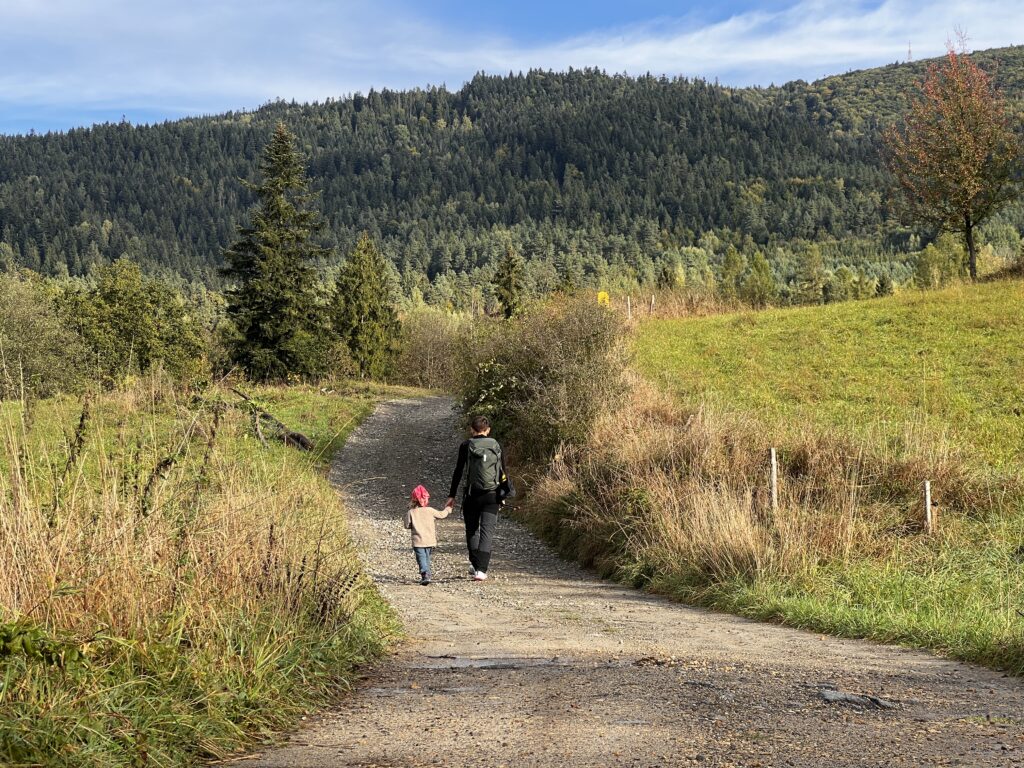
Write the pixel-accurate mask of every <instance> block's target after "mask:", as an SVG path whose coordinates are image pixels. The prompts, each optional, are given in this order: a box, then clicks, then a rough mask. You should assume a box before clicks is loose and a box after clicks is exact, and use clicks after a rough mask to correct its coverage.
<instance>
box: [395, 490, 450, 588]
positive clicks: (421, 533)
mask: <svg viewBox="0 0 1024 768" xmlns="http://www.w3.org/2000/svg"><path fill="white" fill-rule="evenodd" d="M429 503H430V493H428V492H427V489H426V488H424V487H423V486H422V485H417V486H416V487H415V488H413V489H412V496H411V498H410V499H409V511H408V512H406V513H405V527H406V528H408V529H409V530H411V531H412V551H413V552H415V553H416V565H417V566H419V569H420V584H422V585H423V586H424V587H425V586H427V584H429V583H430V576H431V570H430V553H431V552H432V551H433V549H434V547H436V546H437V525H436V522H437V520H439V519H441V518H444V517H448V515H449V513H450V512H451V510H450V509H443V510H442V509H434V508H433V507H428V506H427V504H429Z"/></svg>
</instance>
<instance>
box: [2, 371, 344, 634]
mask: <svg viewBox="0 0 1024 768" xmlns="http://www.w3.org/2000/svg"><path fill="white" fill-rule="evenodd" d="M36 407H37V408H38V407H41V406H36ZM71 409H72V404H71V402H70V401H64V402H63V404H62V406H61V407H60V411H61V412H58V413H56V414H53V416H55V417H56V418H55V421H56V422H57V423H60V426H62V427H65V428H69V427H72V426H73V429H74V431H73V432H70V433H65V434H63V435H62V437H61V438H60V439H59V440H53V439H52V438H53V437H54V435H53V434H52V432H51V431H50V429H48V428H49V427H53V426H56V424H39V423H38V422H37V423H36V424H35V425H32V426H30V422H29V421H26V420H24V419H22V418H21V417H20V413H19V411H20V409H9V410H8V412H7V414H6V418H4V419H3V423H2V426H0V429H2V432H0V437H2V441H3V449H4V453H5V455H6V457H7V466H6V472H5V473H4V475H3V476H2V477H0V559H2V562H3V563H4V568H3V570H2V571H0V605H2V606H3V608H4V610H5V611H6V612H8V613H9V614H12V615H16V616H20V617H24V618H28V619H31V620H35V621H39V622H42V623H44V624H46V625H47V626H51V627H54V628H59V629H62V630H70V631H72V632H74V633H76V634H78V635H81V636H88V634H89V633H92V632H95V631H96V630H97V629H99V628H102V629H103V630H104V631H110V632H115V633H117V634H118V635H120V636H138V635H139V634H140V633H143V632H145V631H147V630H148V629H150V628H152V626H153V625H154V623H155V622H158V621H159V620H160V619H161V618H162V617H166V616H167V615H168V614H170V613H172V612H180V613H184V614H187V615H191V616H196V617H200V616H203V615H204V614H208V613H209V612H211V611H218V610H231V611H234V610H236V609H248V608H252V607H254V606H256V605H259V606H260V607H261V608H263V609H265V608H267V607H273V608H275V609H276V610H282V611H292V610H297V609H298V608H299V606H304V605H305V606H308V605H309V603H310V601H313V603H317V602H318V601H321V600H322V599H323V596H322V595H321V594H320V593H321V592H323V591H324V590H329V589H331V588H332V585H333V584H336V583H337V581H338V580H339V579H341V580H343V581H350V580H352V579H354V578H355V574H356V573H357V572H358V571H357V568H356V564H355V561H354V559H353V558H352V557H351V555H350V554H349V553H348V551H347V547H346V546H345V545H344V538H343V533H344V530H345V526H344V521H343V517H342V510H341V509H340V506H339V504H338V503H337V502H336V500H335V499H333V498H331V497H330V496H326V495H325V494H324V493H323V492H322V490H318V489H310V488H309V487H308V486H307V485H306V484H305V483H304V482H303V481H304V479H305V473H304V472H303V471H302V470H301V469H300V466H299V465H300V463H301V462H304V461H308V459H306V458H305V457H303V456H302V455H300V454H295V456H294V457H292V456H289V455H287V454H285V455H284V456H283V457H278V458H279V459H280V463H278V462H275V463H274V464H273V465H272V464H271V463H270V462H268V461H267V459H266V457H265V455H264V454H263V453H262V452H261V451H259V450H255V444H254V446H253V447H254V450H253V451H251V452H246V455H245V459H246V460H245V461H240V460H239V459H240V458H242V457H241V456H240V455H239V452H238V450H237V449H236V448H234V447H232V446H227V445H224V444H223V443H224V442H227V441H225V440H224V437H225V435H224V433H225V432H230V433H234V436H235V437H237V436H240V435H243V434H244V432H245V430H246V422H245V419H244V416H242V415H241V414H239V413H236V412H234V411H232V410H230V409H228V408H227V407H226V406H225V405H224V404H223V402H221V401H219V400H211V401H210V402H207V403H202V404H199V405H198V406H197V405H195V404H190V403H183V402H181V401H179V399H178V395H177V394H176V393H175V392H174V390H173V389H171V388H170V387H168V386H163V385H152V384H150V385H149V386H140V387H138V388H136V389H134V390H132V391H130V392H125V393H117V394H113V395H109V396H106V397H104V398H103V399H102V400H101V401H100V402H95V401H94V402H92V404H91V405H90V404H89V401H86V405H85V406H84V411H81V412H80V413H81V414H84V415H78V416H72V417H71V418H69V416H70V415H71V414H69V411H71ZM293 465H294V466H293ZM292 469H294V471H291V470H292ZM350 594H352V595H356V594H358V590H352V591H351V592H350ZM339 607H340V608H344V605H341V606H339ZM348 612H351V606H350V607H349V609H348ZM343 613H344V611H343Z"/></svg>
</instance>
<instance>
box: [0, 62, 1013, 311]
mask: <svg viewBox="0 0 1024 768" xmlns="http://www.w3.org/2000/svg"><path fill="white" fill-rule="evenodd" d="M989 58H990V59H991V60H992V61H994V62H998V63H999V64H1000V69H999V77H1000V78H1001V80H1002V81H1004V82H1006V83H1007V85H1006V91H1007V94H1008V96H1009V97H1010V98H1011V100H1014V99H1017V97H1018V96H1019V93H1020V90H1019V83H1020V80H1021V77H1020V76H1019V73H1020V72H1024V59H1022V57H1021V55H1020V50H1019V49H1005V50H1004V51H1002V52H994V53H991V54H989ZM921 66H922V65H918V64H915V65H900V66H894V67H887V68H884V69H881V70H871V71H869V72H867V73H852V74H851V75H849V76H844V77H845V79H844V77H840V78H831V79H829V80H827V81H821V82H819V83H813V84H807V83H799V82H798V83H791V84H788V85H786V86H783V87H779V88H763V89H730V88H726V87H723V86H720V85H717V84H712V83H707V82H704V81H700V80H696V81H694V80H687V79H683V78H675V79H669V78H656V77H650V76H646V77H639V78H631V77H624V76H612V75H607V74H605V73H603V72H599V71H596V70H579V71H569V72H565V73H552V72H543V71H532V72H529V73H525V74H519V75H508V76H501V77H497V76H485V75H479V76H477V77H475V78H474V79H473V80H471V81H470V82H468V83H467V84H466V85H465V86H464V87H463V88H461V89H459V90H458V91H454V92H451V91H448V90H446V89H444V88H431V89H425V90H413V91H404V92H395V91H371V92H370V93H369V94H366V95H359V94H357V95H355V96H352V97H350V98H345V99H341V100H337V101H328V102H326V103H322V104H309V105H299V104H295V103H286V102H277V103H273V104H268V105H267V106H265V107H263V108H261V109H259V110H257V111H256V112H252V113H229V114H226V115H221V116H216V117H210V118H195V119H187V120H181V121H174V122H168V123H164V124H160V125H153V126H142V127H136V126H132V125H129V124H127V123H122V124H117V125H103V126H96V127H94V128H91V129H77V130H72V131H69V132H67V133H55V134H48V135H45V136H24V137H5V138H2V139H0V267H3V266H4V265H7V267H8V268H11V267H16V266H21V267H28V268H30V269H32V270H34V271H37V272H39V273H41V274H45V275H49V276H65V275H70V276H82V275H89V274H91V273H92V272H94V271H95V270H96V269H97V268H98V267H99V266H101V265H104V264H109V263H112V262H113V261H116V260H117V259H119V258H128V259H131V260H133V261H136V262H138V263H140V264H142V265H143V267H144V269H145V270H146V271H147V272H149V273H159V274H167V275H172V276H174V278H175V279H178V280H183V281H184V282H185V283H186V284H188V285H190V286H203V287H205V288H210V287H213V288H218V289H219V288H222V287H224V285H225V278H224V276H223V274H222V273H221V271H220V270H221V267H222V266H223V264H224V262H223V253H224V252H225V249H227V248H228V247H229V246H230V245H231V243H232V242H233V241H234V238H235V232H236V229H237V227H238V226H239V225H240V224H242V223H243V222H244V221H245V220H246V212H247V211H248V210H249V208H250V207H251V206H252V205H253V203H254V202H255V201H256V190H255V189H253V188H251V187H248V186H246V185H245V184H244V183H243V182H242V181H241V180H243V179H251V178H253V176H254V174H255V172H256V170H257V168H258V164H259V158H260V153H261V151H262V149H263V147H264V146H266V144H267V143H268V142H269V141H270V139H271V136H272V134H273V131H274V127H275V126H276V124H277V123H279V122H283V123H285V124H286V125H287V126H288V128H289V129H290V130H291V131H292V132H293V133H294V134H295V135H296V138H297V145H298V148H299V149H300V150H301V151H302V152H303V153H304V154H305V155H306V156H307V157H308V159H309V164H308V173H309V178H310V183H311V187H312V190H313V191H314V192H316V193H317V195H318V196H319V200H320V210H321V211H322V212H323V216H324V226H323V228H322V229H321V230H319V231H318V233H317V236H316V239H317V244H318V245H319V246H320V247H322V248H324V249H325V250H324V251H322V252H321V254H320V255H319V256H317V259H319V260H321V262H320V263H318V264H317V267H318V268H322V269H324V270H326V271H327V272H331V271H332V270H335V271H336V269H337V267H338V264H339V262H340V255H341V254H346V253H349V252H351V250H352V249H353V248H354V247H355V245H356V243H357V241H358V240H359V238H360V237H361V236H362V234H363V233H368V234H369V236H370V237H371V239H372V240H373V241H374V242H375V243H376V244H377V246H378V248H379V249H380V251H381V252H382V253H383V254H384V256H385V257H386V258H387V259H388V260H389V261H390V262H391V263H392V264H393V265H394V267H395V269H396V270H397V272H398V278H399V288H400V290H401V292H402V294H403V295H404V296H405V297H407V298H410V299H412V298H416V297H418V298H422V299H423V300H424V301H427V302H429V303H432V304H435V305H437V306H441V307H451V308H454V309H467V310H472V309H474V308H475V309H477V310H480V309H481V308H482V307H483V305H484V304H486V303H487V302H488V301H491V300H492V297H491V296H489V295H488V291H487V289H486V286H487V285H488V284H489V283H491V282H492V281H493V278H494V272H495V270H496V268H497V264H498V262H499V261H500V259H501V258H502V256H503V255H504V254H505V253H506V251H507V248H508V243H509V242H512V243H513V244H514V245H515V247H516V248H517V250H518V251H519V253H520V254H521V255H522V257H523V258H524V260H525V262H526V267H527V269H526V272H525V275H524V281H525V286H526V290H527V291H528V292H531V293H537V294H543V293H545V292H550V291H551V290H557V289H559V288H560V287H563V286H566V285H569V286H572V285H581V286H582V285H586V286H598V285H601V286H602V287H608V288H610V289H613V290H614V289H620V290H622V289H626V288H630V287H636V286H640V285H650V284H653V283H655V282H657V280H658V279H659V278H661V277H662V276H664V275H665V274H667V273H668V272H672V271H675V272H677V273H678V274H680V275H689V274H693V275H694V276H696V277H699V276H700V275H699V273H700V272H702V271H704V266H703V264H702V263H701V261H702V260H703V259H706V260H707V262H708V267H709V268H710V269H711V270H713V271H716V270H721V269H722V268H723V266H724V260H725V258H726V255H727V253H728V246H729V245H731V246H732V247H734V248H736V249H737V250H738V251H739V252H740V253H741V254H742V255H743V257H744V259H745V261H746V263H747V264H748V265H753V264H754V263H755V261H756V262H757V263H758V264H760V260H759V259H757V258H755V257H756V256H757V254H760V255H761V256H763V257H764V259H766V260H767V261H768V263H769V265H770V266H771V268H772V272H773V274H774V276H775V279H776V285H777V288H778V291H779V295H780V296H781V297H783V299H785V297H788V296H797V295H799V294H800V292H799V291H798V290H796V289H795V286H796V284H797V283H800V282H801V281H803V280H804V278H802V277H801V276H800V275H799V274H798V270H799V267H800V264H801V263H802V261H803V260H804V256H803V255H802V254H803V252H804V251H806V250H807V248H808V247H809V246H810V245H812V244H816V245H817V246H818V248H819V249H820V250H821V256H822V259H823V266H824V268H825V269H826V270H827V271H828V272H829V273H830V274H833V275H834V274H835V273H836V272H837V271H838V270H839V269H840V268H841V267H845V268H846V269H847V270H848V271H849V272H851V273H853V274H854V275H855V276H858V279H859V278H860V276H861V275H863V276H864V279H865V280H868V281H871V280H873V281H875V282H876V284H880V283H884V282H894V283H900V282H906V281H908V280H910V279H912V277H913V275H914V272H915V268H916V265H915V263H914V259H915V256H914V255H913V254H916V253H918V252H919V251H920V250H921V248H922V246H923V245H927V243H928V242H929V241H930V239H931V236H932V233H931V230H929V229H927V228H916V227H908V226H907V225H906V223H905V222H904V221H903V220H902V219H901V217H900V216H899V215H898V212H897V210H896V208H895V207H894V206H893V204H892V201H891V200H890V199H888V198H887V196H886V193H885V190H886V188H887V184H888V179H889V175H888V171H887V170H886V168H885V167H884V164H883V163H882V162H881V146H882V145H881V139H880V135H881V127H882V125H883V124H884V123H885V121H886V120H887V119H888V118H891V117H892V116H893V115H894V114H895V107H894V106H893V105H895V104H898V103H899V102H898V100H897V98H896V96H894V95H893V94H898V93H899V91H900V89H899V88H898V87H895V86H894V85H893V84H894V83H895V84H901V83H902V82H903V80H905V79H906V78H907V77H910V76H912V75H913V74H914V73H916V72H919V71H920V69H921ZM865 78H874V80H875V82H874V84H873V86H872V90H871V93H872V94H874V96H872V97H870V98H867V97H865V96H864V95H863V94H864V90H863V86H864V83H863V82H862V81H863V80H864V79H865ZM1015 89H1017V90H1015ZM865 98H867V104H864V103H863V100H864V99H865ZM858 99H859V101H858ZM872 99H876V102H877V105H878V106H879V107H880V108H879V109H878V110H876V112H875V114H874V115H873V117H871V119H867V118H866V117H865V114H867V113H870V107H871V105H872V104H873V103H875V102H872ZM1014 103H1016V102H1014ZM890 108H891V113H890V112H887V111H886V110H890ZM990 226H991V232H985V233H984V234H983V239H984V237H987V236H989V235H990V237H989V240H990V242H991V244H992V245H993V247H994V248H997V249H1003V250H1005V251H1007V252H1010V251H1012V250H1013V249H1014V248H1019V235H1017V233H1018V232H1019V231H1020V229H1021V228H1024V211H1022V209H1021V208H1020V206H1019V205H1013V206H1010V207H1008V208H1007V209H1005V210H1004V211H1003V213H1002V214H1000V216H999V217H997V218H996V219H995V220H994V221H993V222H992V224H991V225H990ZM1015 235H1016V240H1015V239H1014V236H1015ZM922 238H923V239H922ZM709 243H710V245H709ZM718 244H722V245H721V247H719V246H718ZM691 249H699V250H701V251H703V252H704V253H703V255H702V254H700V253H697V252H695V251H693V250H691ZM759 268H760V267H759ZM844 281H845V277H843V278H841V279H840V282H844ZM189 290H193V291H195V290H199V289H198V288H196V287H190V288H189ZM840 292H841V291H840ZM820 300H825V297H822V298H821V299H820Z"/></svg>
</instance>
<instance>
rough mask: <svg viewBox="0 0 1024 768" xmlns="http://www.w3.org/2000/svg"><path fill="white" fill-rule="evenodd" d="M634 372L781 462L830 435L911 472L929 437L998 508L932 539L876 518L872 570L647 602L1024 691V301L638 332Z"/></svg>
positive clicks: (668, 324) (805, 314)
mask: <svg viewBox="0 0 1024 768" xmlns="http://www.w3.org/2000/svg"><path fill="white" fill-rule="evenodd" d="M636 365H637V367H638V368H639V370H640V371H641V372H642V373H643V374H644V375H645V376H646V377H647V378H648V379H649V380H652V381H654V382H655V383H657V384H658V385H659V386H660V387H661V388H663V389H664V390H667V391H668V392H670V393H671V394H672V395H673V397H674V399H675V400H676V402H677V403H678V404H679V405H680V407H685V408H688V407H694V406H696V405H699V404H700V403H702V402H711V403H714V404H715V406H716V408H718V409H725V410H727V411H729V412H732V413H734V414H739V415H741V416H743V417H745V418H749V419H752V420H754V421H755V422H756V423H759V424H761V425H762V426H763V427H764V428H766V429H768V430H770V431H772V432H774V433H777V434H778V435H779V442H780V444H781V445H786V444H787V443H792V442H793V441H794V440H796V439H798V437H797V436H798V435H800V434H807V433H808V432H810V433H814V432H827V433H828V434H830V435H832V436H838V437H840V438H844V439H848V440H849V441H850V443H851V444H853V445H857V444H859V445H862V446H866V449H867V450H872V449H873V448H877V449H879V452H880V453H881V454H883V455H887V456H893V457H899V456H900V452H901V450H902V449H904V448H906V450H908V451H910V450H913V446H910V445H907V444H906V442H905V437H906V435H908V433H910V432H913V431H917V432H918V434H922V430H923V434H924V435H925V436H927V438H928V439H934V440H936V441H945V440H948V441H949V442H950V443H951V444H953V445H955V446H959V447H960V448H961V449H963V452H962V454H961V455H962V459H961V460H962V461H964V462H966V463H967V464H968V465H969V466H970V468H971V470H972V471H974V472H978V473H979V474H980V475H981V476H983V477H986V478H988V480H987V483H988V485H987V486H985V484H982V486H980V487H987V491H986V495H987V496H989V497H990V498H988V499H985V500H982V503H981V505H980V506H981V507H985V506H986V505H988V510H989V511H988V512H987V513H984V514H972V515H967V514H955V513H953V512H948V513H947V516H946V517H944V518H940V526H941V527H940V531H939V533H938V535H936V536H934V537H927V536H924V535H923V534H922V533H920V532H919V531H918V530H917V529H916V528H914V529H911V530H902V531H901V530H893V529H892V528H890V527H886V526H885V525H884V524H883V523H882V520H883V518H884V512H883V511H881V510H879V509H877V508H875V509H871V510H867V511H866V512H865V513H864V514H866V515H868V516H869V518H868V519H869V523H870V521H871V520H872V519H877V521H878V522H877V523H873V524H874V525H875V526H876V527H875V529H874V530H875V534H874V536H875V538H874V544H875V546H874V547H873V548H874V552H873V553H871V554H869V553H867V552H863V551H862V552H860V553H857V552H854V553H852V554H851V555H849V556H847V557H844V558H840V559H832V560H825V561H823V562H820V563H817V564H813V565H810V566H809V567H807V568H806V569H804V570H801V571H799V572H795V573H785V574H780V573H773V572H767V571H766V572H761V573H757V574H753V575H750V574H747V575H744V576H737V577H736V578H730V579H724V580H722V581H718V582H708V581H703V582H701V583H695V582H694V581H693V580H692V578H690V577H689V574H688V573H687V572H686V571H685V569H680V570H679V572H670V571H663V572H659V573H656V574H654V575H653V577H651V578H650V580H649V582H648V586H650V587H651V588H652V589H655V590H657V591H660V592H664V593H667V594H670V595H674V596H676V597H678V598H680V599H684V600H687V601H690V602H699V603H702V604H705V605H709V606H712V607H716V608H720V609H724V610H729V611H733V612H735V613H739V614H743V615H746V616H750V617H753V618H759V619H764V620H770V621H780V622H783V623H787V624H790V625H794V626H799V627H806V628H810V629H814V630H816V631H824V632H830V633H834V634H839V635H845V636H852V637H870V638H874V639H877V640H881V641H885V642H896V643H904V644H908V645H914V646H919V647H924V648H930V649H934V650H937V651H940V652H942V653H945V654H948V655H950V656H953V657H956V658H960V659H966V660H972V661H979V662H983V663H987V664H991V665H993V666H997V667H1000V668H1003V669H1008V670H1011V671H1013V672H1015V673H1016V674H1024V639H1022V638H1024V618H1022V616H1021V613H1020V612H1021V611H1024V503H1022V500H1021V499H1020V498H1019V497H1018V496H1014V495H1011V496H1009V497H1008V498H1007V497H1003V498H1001V499H1000V498H999V497H1000V491H1001V490H1002V489H1003V488H1004V487H1006V486H1007V483H1008V482H1009V481H1010V480H1011V479H1014V478H1016V479H1017V480H1019V478H1020V476H1021V473H1022V471H1024V283H1022V282H1021V281H1019V280H1006V281H1001V282H992V283H988V284H982V285H976V286H958V287H954V288H949V289H947V290H943V291H938V292H930V293H917V292H908V293H905V294H903V295H900V296H895V297H892V298H888V299H881V300H874V301H866V302H851V303H846V304H838V305H832V306H826V307H812V308H801V309H788V310H772V311H766V312H760V313H755V312H744V313H738V314H729V315H721V316H715V317H706V318H695V319H683V320H663V321H652V322H649V323H646V324H645V325H643V326H642V328H641V329H640V330H639V333H638V336H637V339H636ZM893 448H895V449H896V450H895V451H894V450H892V449H893ZM1017 487H1019V486H1017ZM992 499H999V500H998V501H992ZM871 515H878V517H877V518H871V517H870V516H871ZM640 559H642V558H640ZM620 565H622V566H624V569H625V571H629V570H630V569H631V568H632V569H633V570H635V569H636V568H637V565H636V564H629V563H626V564H621V563H620Z"/></svg>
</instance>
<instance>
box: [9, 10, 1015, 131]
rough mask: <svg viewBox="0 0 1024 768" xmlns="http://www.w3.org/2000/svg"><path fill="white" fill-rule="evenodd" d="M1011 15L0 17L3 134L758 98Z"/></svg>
mask: <svg viewBox="0 0 1024 768" xmlns="http://www.w3.org/2000/svg"><path fill="white" fill-rule="evenodd" d="M1020 3H1021V0H764V1H762V2H752V1H751V0H727V1H726V2H720V3H712V2H707V1H706V0H705V1H704V2H700V1H699V0H674V1H672V0H618V2H611V1H610V0H586V1H584V0H573V1H572V2H559V1H558V0H547V1H546V2H545V1H544V0H518V2H504V1H503V0H434V1H433V2H431V1H430V0H421V1H420V2H416V1H415V0H347V1H341V0H339V1H336V2H331V1H329V0H162V1H160V2H154V1H153V0H0V134H12V133H26V132H28V131H30V130H35V131H37V132H45V131H49V130H66V129H68V128H72V127H76V126H82V125H91V124H93V123H95V122H105V121H119V120H121V119H122V118H124V119H128V120H130V121H131V122H134V123H145V122H154V121H161V120H166V119H173V118H177V117H183V116H186V115H202V114H216V113H220V112H225V111H228V110H239V109H255V108H256V107H258V106H260V105H261V104H263V103H265V102H267V101H269V100H272V99H276V98H283V99H289V100H290V99H295V100H297V101H318V100H319V101H322V100H324V99H326V98H340V97H343V96H346V95H349V94H351V93H355V92H362V93H365V92H367V91H368V90H369V89H371V88H377V89H380V88H392V89H404V88H412V87H426V86H429V85H447V86H448V87H449V88H452V89H457V88H458V87H459V86H461V85H462V83H463V82H465V81H466V80H467V79H469V78H471V77H472V76H473V75H474V74H475V73H476V72H480V71H484V72H488V73H492V74H504V73H507V72H509V71H515V72H518V71H524V70H527V69H531V68H542V69H554V70H564V69H568V68H569V67H577V68H580V67H599V68H601V69H604V70H606V71H608V72H616V73H618V72H625V73H628V74H634V75H636V74H644V73H647V72H651V73H653V74H656V75H661V74H666V75H669V76H675V75H682V76H686V77H704V78H707V79H712V80H714V79H717V80H719V81H720V82H722V83H725V84H729V85H737V86H739V85H755V84H756V85H770V84H772V83H776V84H777V83H782V82H786V81H788V80H793V79H796V78H802V79H805V80H814V79H816V78H819V77H823V76H825V75H829V74H836V73H840V72H846V71H848V70H851V69H859V68H862V67H871V66H879V65H883V64H889V63H892V62H894V61H901V60H905V59H906V58H907V51H908V46H910V47H911V48H912V51H913V56H914V58H924V57H927V56H933V55H936V54H939V53H941V52H942V51H943V50H944V48H945V44H946V41H947V40H948V39H949V38H950V37H952V36H953V35H954V34H955V32H954V31H955V30H957V29H961V30H963V31H965V32H966V34H967V37H968V46H969V47H970V48H972V49H974V50H980V49H984V48H992V47H997V46H1004V45H1016V44H1020V43H1024V11H1022V10H1020Z"/></svg>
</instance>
